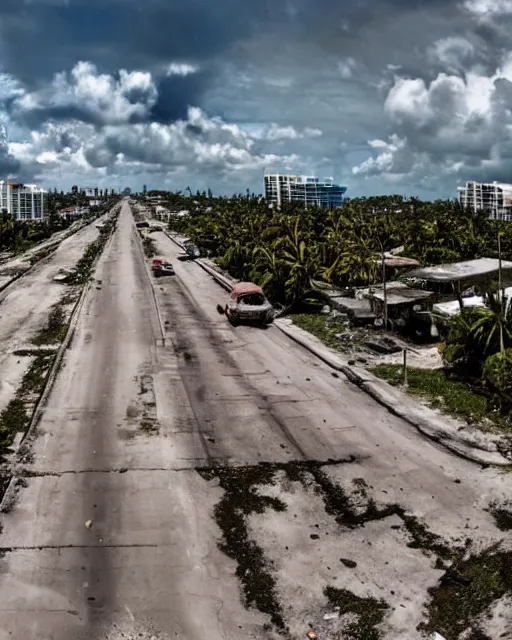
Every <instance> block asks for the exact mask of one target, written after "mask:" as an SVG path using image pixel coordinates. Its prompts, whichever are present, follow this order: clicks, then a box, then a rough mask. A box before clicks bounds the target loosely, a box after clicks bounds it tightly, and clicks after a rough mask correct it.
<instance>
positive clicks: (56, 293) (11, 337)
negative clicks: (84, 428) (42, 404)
mask: <svg viewBox="0 0 512 640" xmlns="http://www.w3.org/2000/svg"><path fill="white" fill-rule="evenodd" d="M96 223H97V221H94V222H93V223H91V224H89V225H87V226H86V227H84V228H83V229H81V230H80V231H78V232H77V233H76V234H74V235H71V236H69V237H67V238H66V239H64V240H63V241H62V242H61V244H60V245H59V247H58V248H57V249H56V251H55V252H54V253H53V254H52V255H51V256H49V257H48V258H47V259H45V260H44V261H43V262H42V263H40V264H37V265H36V266H35V267H34V268H33V269H31V271H30V272H29V273H27V274H25V275H24V276H23V277H22V278H20V279H19V280H16V281H15V282H13V283H12V284H11V285H10V286H9V287H8V288H7V289H5V290H4V291H3V292H1V293H0V411H1V410H2V409H4V408H5V406H6V405H7V404H8V403H9V401H10V400H11V399H12V398H13V397H14V395H15V393H16V390H17V388H18V387H19V385H20V383H21V380H22V378H23V375H24V374H25V372H26V371H27V369H28V368H29V367H30V362H31V360H30V358H27V357H23V358H20V357H19V356H16V355H14V354H13V351H16V350H18V349H23V348H29V349H30V348H32V346H31V345H30V339H31V338H32V337H33V336H34V335H35V334H36V333H37V332H38V331H39V330H40V329H41V328H42V327H43V326H45V324H46V321H47V319H48V315H49V313H50V311H51V308H52V306H53V305H55V304H56V303H58V302H59V300H61V298H62V297H63V296H64V295H65V293H66V292H67V291H68V287H66V286H65V285H62V284H59V283H58V282H53V280H52V279H53V277H54V276H55V275H57V272H58V271H59V269H61V268H71V267H74V266H75V264H76V263H77V262H78V260H79V259H80V258H81V257H82V255H83V253H84V251H85V249H86V248H87V246H88V245H89V244H90V243H91V242H93V240H95V239H96V238H97V237H98V234H99V232H98V231H97V229H96V226H95V225H96Z"/></svg>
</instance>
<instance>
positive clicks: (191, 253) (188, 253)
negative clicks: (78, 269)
mask: <svg viewBox="0 0 512 640" xmlns="http://www.w3.org/2000/svg"><path fill="white" fill-rule="evenodd" d="M181 244H182V246H183V248H184V250H185V253H181V254H180V255H179V256H178V260H195V259H196V258H200V257H201V251H200V250H199V249H198V247H196V245H195V244H194V243H193V242H192V240H190V239H189V238H186V239H185V240H183V241H182V243H181Z"/></svg>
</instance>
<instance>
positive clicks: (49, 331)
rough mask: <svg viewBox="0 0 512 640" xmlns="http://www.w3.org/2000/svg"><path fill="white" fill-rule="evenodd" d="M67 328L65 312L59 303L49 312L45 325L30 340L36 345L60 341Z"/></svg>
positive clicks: (64, 335)
mask: <svg viewBox="0 0 512 640" xmlns="http://www.w3.org/2000/svg"><path fill="white" fill-rule="evenodd" d="M67 329H68V324H67V317H66V312H65V311H64V309H63V307H62V306H61V304H60V303H59V304H58V305H56V306H55V307H54V308H53V309H52V311H51V312H50V315H49V316H48V321H47V323H46V326H45V327H43V328H42V329H41V331H39V333H37V334H36V335H35V336H34V337H33V338H32V340H31V342H32V344H36V345H43V344H56V343H59V342H62V341H63V340H64V338H65V337H66V331H67Z"/></svg>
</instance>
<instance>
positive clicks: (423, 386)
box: [371, 364, 510, 427]
mask: <svg viewBox="0 0 512 640" xmlns="http://www.w3.org/2000/svg"><path fill="white" fill-rule="evenodd" d="M371 371H372V372H373V373H374V374H375V375H376V376H378V377H379V378H383V379H384V380H386V381H387V382H389V383H390V384H392V385H393V386H400V385H402V384H403V367H402V366H401V365H398V364H379V365H377V366H376V367H373V368H372V369H371ZM407 381H408V387H407V391H408V392H409V393H410V394H412V395H415V396H420V397H422V398H426V399H427V400H429V403H430V405H431V406H432V407H434V408H436V409H441V410H442V411H444V412H446V413H449V414H451V415H453V416H455V417H457V418H462V419H464V420H466V421H467V422H468V423H470V424H471V423H480V424H481V423H482V422H484V421H485V420H491V421H492V422H493V423H494V424H496V425H497V426H500V427H506V426H507V425H506V423H505V421H504V420H503V418H502V417H500V416H499V415H498V414H497V413H495V412H492V411H489V410H488V407H487V400H486V398H485V397H484V396H483V395H480V394H478V393H476V392H475V390H474V389H473V388H472V387H471V386H470V385H469V384H467V383H465V382H461V381H460V380H456V379H455V378H453V377H451V376H450V375H449V374H448V373H446V372H445V371H443V370H435V371H432V370H428V369H414V368H408V369H407ZM509 426H510V425H509Z"/></svg>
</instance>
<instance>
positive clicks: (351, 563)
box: [340, 558, 357, 569]
mask: <svg viewBox="0 0 512 640" xmlns="http://www.w3.org/2000/svg"><path fill="white" fill-rule="evenodd" d="M340 562H342V563H343V564H344V565H345V566H346V567H348V568H349V569H355V568H356V567H357V562H354V560H349V559H348V558H340Z"/></svg>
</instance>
